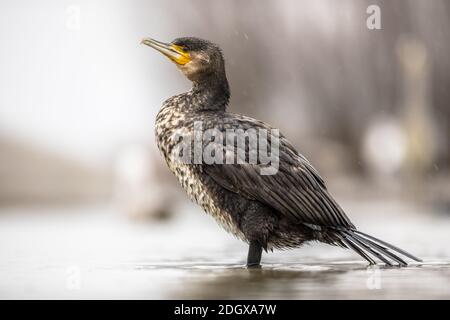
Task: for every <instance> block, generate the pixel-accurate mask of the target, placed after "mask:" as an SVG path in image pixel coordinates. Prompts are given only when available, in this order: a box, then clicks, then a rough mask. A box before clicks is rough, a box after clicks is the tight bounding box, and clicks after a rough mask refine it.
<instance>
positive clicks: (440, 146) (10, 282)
mask: <svg viewBox="0 0 450 320" xmlns="http://www.w3.org/2000/svg"><path fill="white" fill-rule="evenodd" d="M370 5H377V6H378V7H379V8H380V10H381V11H380V14H381V15H380V18H381V29H379V30H377V29H375V30H371V29H369V28H368V27H367V23H366V22H367V19H368V18H369V17H370V16H371V14H370V13H367V8H368V7H369V6H370ZM449 17H450V3H449V2H448V1H445V0H433V1H420V0H398V1H387V0H386V1H379V0H378V1H377V0H371V1H365V0H364V1H360V0H344V1H332V0H314V1H313V0H304V1H297V0H281V1H268V0H267V1H256V0H251V1H245V2H244V1H237V0H236V1H234V0H233V1H219V0H213V1H201V0H185V1H183V2H181V3H180V2H179V1H162V0H157V1H144V0H140V1H138V0H131V1H124V0H111V1H98V0H95V1H92V0H91V1H87V0H86V1H76V0H73V1H60V0H59V1H56V0H43V1H39V2H36V1H31V0H19V1H14V2H6V1H2V2H0V43H1V50H0V230H1V231H0V261H2V262H0V264H1V265H0V269H2V270H3V271H4V272H3V273H2V275H1V276H0V297H1V298H8V297H19V298H22V297H38V298H42V297H105V296H106V297H109V295H108V294H107V292H109V293H110V294H111V292H116V291H114V290H112V285H111V281H110V278H109V277H108V276H106V275H105V274H104V272H105V270H110V271H111V270H115V271H114V272H117V273H118V274H116V273H115V274H114V276H113V278H114V279H120V280H117V281H119V282H120V283H122V282H124V283H126V284H128V286H127V285H125V288H127V289H128V291H127V290H125V293H122V295H120V294H119V293H118V292H116V293H117V296H116V295H114V294H112V296H114V297H119V298H120V297H128V296H131V297H142V298H146V297H151V298H154V297H156V298H161V297H169V298H172V297H191V296H195V297H202V295H197V296H196V295H195V294H196V292H197V291H199V292H203V291H204V290H205V287H204V285H205V284H204V283H203V282H202V285H203V287H202V286H201V285H199V284H198V282H199V281H194V283H191V285H192V286H193V288H191V289H189V290H188V291H187V293H186V292H184V293H183V294H180V292H179V290H178V289H177V290H175V291H174V292H173V291H170V290H167V283H168V282H169V283H170V282H171V281H174V280H173V279H174V277H175V278H177V277H178V278H177V279H180V278H181V279H187V278H189V277H192V276H193V275H192V274H191V273H189V272H190V271H189V272H187V271H186V269H188V270H191V269H192V268H194V266H195V267H198V266H199V265H200V266H203V267H205V268H206V269H207V271H205V272H206V273H202V272H201V273H200V274H198V273H196V274H195V276H196V277H200V278H202V277H203V276H206V275H210V273H208V272H210V271H211V268H210V267H211V266H210V265H208V264H207V263H209V262H211V261H213V262H214V263H216V262H218V265H213V267H214V268H212V269H215V268H220V267H219V266H227V265H229V264H230V263H233V262H236V263H237V262H242V263H243V261H244V258H245V254H246V252H245V250H246V249H245V245H244V244H241V243H239V242H237V241H236V240H234V239H233V238H232V237H231V236H229V235H227V234H225V233H224V232H223V231H221V230H219V228H218V227H217V226H216V225H215V223H214V222H213V221H212V220H211V219H210V218H209V217H207V216H205V215H204V214H202V212H201V209H200V208H197V207H196V206H194V205H192V204H190V203H189V202H188V200H187V197H186V196H185V195H184V193H183V191H182V190H181V188H180V187H178V185H177V183H176V180H175V178H174V177H172V176H171V174H170V173H169V172H168V170H167V169H166V168H165V164H164V163H163V160H162V158H161V157H160V155H159V152H158V151H157V149H156V146H155V142H154V132H153V130H154V121H155V116H156V114H157V112H158V110H159V107H160V106H161V104H162V102H163V101H164V100H165V99H166V98H168V97H170V96H172V95H175V94H177V93H180V92H183V91H187V90H189V88H190V83H189V82H188V80H187V79H185V78H184V77H183V76H182V75H181V73H179V72H178V71H177V69H176V68H175V67H174V66H173V65H172V64H171V63H170V62H169V61H168V60H167V59H165V58H164V57H162V56H161V55H159V54H157V53H156V52H154V51H152V50H151V49H149V48H147V47H144V46H141V45H139V43H140V40H141V39H142V38H143V37H153V38H155V39H158V40H162V41H165V42H169V41H171V40H172V39H174V38H176V37H180V36H197V37H201V38H206V39H209V40H211V41H213V42H216V43H218V44H219V45H220V46H221V48H222V49H223V52H224V55H225V59H226V68H227V76H228V80H229V82H230V85H231V93H232V98H231V102H230V106H229V110H231V111H233V112H238V113H243V114H246V115H249V116H252V117H256V118H259V119H261V120H264V121H266V122H269V123H271V124H272V125H273V126H274V127H277V128H280V130H281V131H282V132H283V133H284V134H285V135H286V136H287V137H289V139H290V140H291V142H292V143H293V144H294V145H295V146H296V147H297V148H298V150H300V151H301V152H302V153H303V154H304V155H305V156H306V157H307V158H308V159H309V160H310V161H311V162H312V163H313V165H314V166H315V167H316V168H317V169H318V170H319V172H321V174H322V176H323V177H324V178H325V180H326V181H327V182H328V186H329V189H330V190H331V192H332V193H333V194H334V195H335V196H336V198H337V199H338V201H339V202H340V203H342V205H343V207H344V209H346V211H347V212H348V215H349V216H350V217H352V219H353V220H355V222H356V224H357V225H358V226H361V228H362V227H365V230H366V231H371V232H372V233H374V235H378V236H380V237H381V236H384V237H385V238H386V240H389V241H392V242H395V241H397V242H396V244H398V245H402V246H403V247H405V248H406V249H409V251H414V250H415V251H414V253H416V254H417V255H421V256H422V257H425V258H426V257H429V260H430V261H435V263H437V264H439V265H440V266H441V269H442V268H443V269H445V270H447V269H446V267H443V266H442V265H441V263H442V264H443V265H445V266H446V264H445V263H446V262H445V261H447V260H448V257H450V252H449V249H447V248H446V247H445V245H444V244H445V243H446V242H447V243H448V241H449V240H450V236H449V233H448V230H449V229H448V227H450V222H449V219H450V170H449V169H450V143H449V138H450V107H449V104H450V90H449V88H450V58H449V57H450V55H449V49H450V41H449V39H450V19H449ZM205 239H207V240H208V241H205ZM206 242H207V243H206ZM183 246H184V247H183ZM175 248H176V249H175ZM305 252H306V253H302V252H301V250H296V251H295V253H282V254H279V255H278V256H277V254H275V255H269V256H268V261H269V262H270V261H272V262H274V263H275V262H280V261H285V262H286V263H293V262H302V261H310V262H311V263H312V262H314V261H320V262H321V263H323V264H324V265H325V264H327V263H332V262H335V261H347V260H352V259H353V260H357V259H358V257H356V256H354V255H352V253H350V252H347V251H343V250H341V249H336V248H331V249H329V248H321V247H320V246H319V248H318V249H314V248H313V247H311V248H309V247H308V248H307V249H305ZM336 252H337V253H336ZM269 257H272V258H269ZM270 259H272V260H270ZM208 261H209V262H208ZM436 261H437V262H436ZM219 262H220V263H219ZM444 262H445V263H444ZM161 263H162V265H161ZM172 263H173V264H174V265H182V266H185V267H186V264H187V266H188V267H186V268H181V269H182V270H184V271H180V270H179V269H177V268H175V267H174V265H173V264H172ZM205 263H206V264H207V265H206V266H205V265H204V264H205ZM211 263H212V262H211ZM25 265H26V266H27V268H28V269H21V268H23V267H24V266H25ZM71 265H74V266H75V269H70V268H69V269H67V268H68V267H70V266H71ZM168 265H169V266H170V267H169V269H167V268H166V267H167V266H168ZM99 266H102V267H99ZM117 266H121V267H120V268H122V267H123V268H124V269H120V268H119V269H117ZM77 268H78V269H77ZM155 268H156V269H157V270H159V271H158V272H156V273H144V274H141V273H137V274H136V273H135V271H136V270H142V269H143V270H146V271H150V270H153V271H154V269H155ZM299 268H300V269H301V267H299ZM194 269H195V268H194ZM441 269H440V270H441ZM17 270H22V271H20V272H18V271H17ZM39 270H40V271H39ZM67 270H69V271H67ZM70 270H78V271H79V273H81V274H84V276H83V277H84V278H86V277H87V278H88V279H90V280H89V281H91V282H90V284H91V285H90V286H89V284H85V287H84V288H85V289H84V291H83V290H82V289H80V288H78V289H77V290H75V291H73V290H69V289H70V288H69V289H67V283H66V282H67V279H68V278H67V277H69V278H70V276H71V275H72V274H71V272H70ZM86 270H90V272H91V273H89V272H87V271H86ZM118 270H119V271H118ZM161 270H163V271H161ZM168 270H169V271H168ZM202 270H203V269H202ZM226 270H227V271H226V276H225V280H224V279H222V278H220V281H218V283H219V284H217V283H215V282H213V284H211V283H210V282H208V284H207V285H206V291H207V290H208V288H209V289H211V286H212V288H213V289H211V290H210V291H207V292H209V293H208V294H210V295H213V297H240V296H239V295H240V294H241V295H242V296H243V297H247V298H251V297H255V296H254V295H252V294H253V293H254V292H260V291H258V290H256V291H254V292H253V293H252V292H247V293H248V295H245V293H243V292H246V291H242V290H238V289H236V288H234V287H230V283H231V284H233V283H234V282H233V281H231V280H230V279H238V282H236V283H241V282H242V276H243V275H242V274H241V273H242V272H244V271H242V270H241V269H238V270H239V271H238V274H235V273H233V272H231V273H230V271H229V270H228V268H226ZM232 270H234V269H232ZM314 270H315V269H314ZM327 270H328V269H327ZM358 270H359V269H358ZM364 270H365V269H364ZM433 270H434V269H433ZM66 271H67V272H69V274H67V272H66ZM84 271H86V272H87V275H86V272H84ZM153 271H152V272H153ZM285 271H286V270H284V271H283V272H285ZM297 271H298V270H297ZM319 271H320V270H319ZM319 271H318V272H319ZM340 271H341V270H339V272H338V274H339V275H340V274H341V272H340ZM441 271H442V270H441ZM441 271H437V272H436V273H432V275H430V276H427V277H426V281H424V283H423V285H425V286H426V285H430V286H431V284H433V286H436V285H437V284H440V285H441V286H443V284H442V279H444V278H440V277H441V276H442V273H441ZM92 272H93V273H92ZM122 272H123V274H122ZM159 272H161V273H159ZM172 272H173V273H174V274H172ZM178 272H181V273H178ZM186 272H187V273H186ZM274 272H275V271H274V270H272V271H271V272H270V273H269V274H268V275H267V274H260V275H259V276H258V277H260V278H257V283H259V282H261V283H263V284H264V286H266V287H267V286H268V284H272V283H273V285H274V286H275V283H277V279H278V278H279V277H281V279H282V280H286V281H287V282H292V281H293V280H292V278H291V276H288V277H285V274H284V273H281V274H277V273H276V272H275V273H274ZM303 272H304V270H303V269H301V270H300V271H299V274H301V275H303V274H304V273H303ZM306 272H312V271H311V270H310V269H308V270H307V271H306ZM413 272H416V271H413ZM445 272H447V271H445ZM75 273H76V272H75ZM89 274H90V275H91V277H89ZM161 274H165V275H166V277H165V278H164V277H163V278H161ZM362 274H363V275H362V277H363V278H364V277H366V275H365V271H364V272H362ZM13 275H15V276H13ZM289 275H290V273H289ZM221 276H222V277H224V276H223V274H221ZM246 276H248V275H246ZM102 277H105V278H104V280H102V281H103V282H102V281H100V280H99V279H102ZM124 277H125V278H124ZM128 277H130V278H128ZM141 277H144V278H145V279H151V281H150V280H149V281H150V282H151V283H152V284H151V285H150V286H149V287H146V285H145V282H144V284H143V282H142V281H140V280H141V279H142V278H141ZM215 277H218V276H217V275H215ZM293 277H294V278H293V279H294V280H298V281H300V283H301V281H302V280H301V279H303V278H301V279H300V278H296V276H293ZM318 277H319V278H320V279H322V280H323V279H328V278H327V277H328V276H326V277H325V278H323V277H322V276H321V273H320V272H319V275H318ZM330 277H331V278H333V276H330ZM95 279H97V280H95ZM125 279H128V280H127V281H125ZM156 279H159V282H158V281H157V280H156ZM161 279H162V280H161ZM214 279H216V278H214ZM333 279H334V282H333V284H334V285H335V286H336V287H335V288H336V290H337V291H336V294H335V295H333V294H331V297H335V296H340V297H347V296H342V292H341V291H340V289H339V288H342V281H344V282H345V281H347V280H345V279H348V278H342V279H341V278H339V279H336V278H333ZM390 279H391V281H393V282H391V284H392V288H394V289H395V290H397V291H395V290H394V291H392V290H391V291H389V292H384V295H383V294H381V295H380V296H379V297H403V296H402V295H401V294H402V292H404V291H402V290H401V288H405V287H407V288H410V287H408V285H409V283H408V284H407V285H405V286H402V284H399V283H397V282H395V281H396V280H395V279H396V276H392V277H391V278H390ZM430 279H435V281H434V282H433V281H432V282H430ZM446 279H448V278H446ZM96 281H97V282H96ZM117 281H116V282H117ZM121 281H122V282H121ZM183 281H184V280H183ZM201 281H203V280H201ZM364 281H365V280H364ZM364 281H363V282H361V283H363V287H364V286H365V285H364ZM43 283H47V284H48V283H51V284H52V285H50V286H46V287H45V286H43V285H42V284H43ZM62 283H65V284H64V285H62V287H61V286H60V285H61V284H62ZM113 283H114V282H113ZM155 283H159V286H158V285H156V284H155ZM321 283H322V284H324V283H323V282H321ZM426 283H428V284H426ZM445 283H446V282H445ZM116 284H117V283H116ZM132 284H133V285H132ZM223 284H225V285H226V287H223V286H222V287H220V286H219V285H223ZM325 284H326V286H327V287H328V289H329V288H330V283H329V282H326V281H325ZM446 284H448V283H446ZM197 285H198V286H200V288H201V289H198V287H197ZM216 285H217V287H216ZM44 287H45V288H44ZM169 287H170V286H169ZM269 287H270V286H269ZM300 287H301V288H305V286H299V287H295V286H294V287H293V288H291V291H289V292H290V295H287V296H284V295H282V294H281V295H279V292H278V293H273V294H274V295H275V296H277V294H278V296H279V297H291V298H299V297H305V296H306V297H322V296H323V294H325V292H324V291H321V287H320V285H317V286H316V285H312V287H306V288H309V289H310V291H304V289H299V288H300ZM356 287H357V286H356ZM438 287H439V285H438ZM105 288H108V289H105ZM114 288H116V287H114ZM136 288H140V289H141V290H137V289H136ZM150 288H152V289H150ZM221 288H222V289H221ZM346 288H347V287H346ZM349 288H353V289H355V286H354V285H351V284H350V285H349ZM364 288H365V287H364ZM399 288H400V289H399ZM427 288H428V287H427ZM439 288H440V289H439V290H438V291H437V292H438V293H436V292H432V294H435V295H434V296H436V294H437V295H438V296H439V295H444V296H448V294H450V293H449V292H448V291H447V290H448V289H445V288H444V287H439ZM347 289H348V288H347ZM347 289H346V290H347ZM302 290H303V291H302ZM311 290H312V291H311ZM361 290H363V289H361ZM74 292H75V293H74ZM268 292H269V293H268V295H267V296H262V297H265V298H271V297H275V296H272V295H271V291H270V290H269V291H268ZM311 292H315V294H316V295H314V294H312V295H311ZM327 292H328V293H329V292H330V291H327ZM349 292H353V293H352V294H356V293H358V291H357V290H356V289H355V290H353V291H352V290H350V291H346V293H347V294H349ZM362 292H364V293H367V294H369V293H368V292H369V291H367V290H366V289H364V290H363V291H362ZM423 292H428V291H426V290H424V291H423ZM388 293H390V294H391V295H389V294H388ZM214 294H216V296H214ZM352 294H349V297H350V296H352ZM358 294H359V296H360V297H361V292H359V293H358ZM377 294H378V293H377ZM363 296H364V295H363ZM256 297H258V296H256ZM376 297H378V296H376Z"/></svg>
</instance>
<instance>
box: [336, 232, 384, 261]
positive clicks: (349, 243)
mask: <svg viewBox="0 0 450 320" xmlns="http://www.w3.org/2000/svg"><path fill="white" fill-rule="evenodd" d="M340 235H341V236H342V237H341V240H342V242H344V243H345V244H346V246H347V247H348V248H349V249H353V251H355V252H356V253H357V254H359V255H360V256H361V257H363V258H364V259H365V260H367V261H368V262H369V263H370V264H376V262H375V260H373V259H372V258H371V257H370V256H369V255H368V254H367V253H365V252H364V250H363V249H361V248H360V247H358V246H357V245H356V244H355V243H354V242H353V241H352V240H351V238H349V237H347V236H346V235H345V234H340Z"/></svg>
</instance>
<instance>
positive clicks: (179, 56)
mask: <svg viewBox="0 0 450 320" xmlns="http://www.w3.org/2000/svg"><path fill="white" fill-rule="evenodd" d="M141 43H143V44H145V45H147V46H149V47H152V48H153V49H155V50H158V51H159V52H161V53H162V54H163V55H165V56H166V57H168V58H169V59H170V60H172V61H173V62H175V63H177V64H181V65H184V64H186V63H188V62H189V61H191V57H190V55H189V52H186V51H184V50H183V48H181V47H180V46H177V45H175V44H169V43H164V42H160V41H157V40H154V39H151V38H145V39H142V41H141Z"/></svg>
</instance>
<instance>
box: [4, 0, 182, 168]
mask: <svg viewBox="0 0 450 320" xmlns="http://www.w3.org/2000/svg"><path fill="white" fill-rule="evenodd" d="M73 5H74V6H77V5H78V6H79V8H80V12H81V15H80V29H79V30H71V29H70V28H67V27H66V24H67V23H68V19H70V17H69V16H70V14H71V9H68V8H70V7H71V6H73ZM158 5H159V6H161V5H163V4H162V2H159V3H158ZM138 9H139V7H138V6H134V5H132V3H131V2H129V1H71V2H68V1H56V0H55V1H32V0H27V1H1V3H0V43H1V50H0V70H1V72H0V90H1V93H0V134H1V135H2V136H14V137H15V138H19V139H20V140H24V141H27V142H29V143H32V144H35V145H38V146H39V147H44V148H46V149H50V150H54V151H56V152H59V153H63V154H66V155H69V156H70V157H75V158H76V159H78V160H83V161H86V162H92V163H97V162H100V163H102V162H103V161H105V160H107V159H108V158H109V157H110V155H111V153H112V152H114V150H115V149H116V148H117V147H120V145H122V144H126V143H129V142H133V141H143V140H144V141H150V140H152V139H153V122H154V117H155V113H156V112H157V109H158V108H159V106H160V104H161V102H162V100H161V98H162V97H164V98H166V97H168V96H170V95H172V94H174V93H176V92H180V91H182V90H185V89H186V88H188V85H189V84H188V82H186V83H183V81H182V80H183V79H181V76H180V75H178V74H177V73H176V71H174V70H172V71H173V72H172V73H170V72H167V71H168V70H169V67H171V68H173V66H171V65H170V63H167V64H164V63H162V61H163V58H162V57H158V56H157V55H156V53H154V52H151V50H150V49H149V48H147V47H144V46H142V45H140V44H139V42H140V40H141V38H142V37H145V36H150V35H154V36H158V35H159V36H162V37H163V36H169V34H168V31H169V30H170V23H169V20H168V19H167V17H165V16H164V13H165V12H167V10H159V11H158V14H153V13H152V12H149V11H148V12H143V11H139V10H138ZM69 25H70V24H69ZM164 62H165V61H164ZM155 74H157V77H156V76H155ZM177 76H179V78H180V79H179V81H173V80H174V79H175V80H176V78H177ZM156 78H158V80H159V81H154V80H155V79H156ZM169 81H170V82H174V83H173V84H171V85H167V83H165V82H169ZM169 90H170V91H169Z"/></svg>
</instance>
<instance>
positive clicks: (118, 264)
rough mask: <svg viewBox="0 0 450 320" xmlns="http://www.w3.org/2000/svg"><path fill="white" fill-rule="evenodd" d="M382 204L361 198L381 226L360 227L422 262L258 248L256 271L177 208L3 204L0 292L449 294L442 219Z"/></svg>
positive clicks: (91, 295)
mask: <svg viewBox="0 0 450 320" xmlns="http://www.w3.org/2000/svg"><path fill="white" fill-rule="evenodd" d="M383 207H384V210H379V208H377V205H376V204H374V203H372V204H370V208H372V209H373V210H376V212H386V214H388V215H389V217H390V224H389V226H384V225H383V217H382V216H381V215H378V216H376V217H374V219H373V220H369V219H368V218H367V217H368V216H369V215H371V213H370V214H369V213H368V214H367V215H366V216H365V218H364V221H365V222H366V225H365V226H361V227H362V229H364V230H367V231H368V232H372V233H374V234H376V235H378V236H380V237H383V238H385V239H389V240H390V241H392V242H394V243H396V244H398V245H399V246H402V247H405V248H408V249H409V250H411V251H412V252H414V253H416V254H417V255H419V256H420V257H422V258H423V259H424V261H425V263H424V264H423V265H411V266H409V267H407V268H395V267H394V268H383V267H380V268H378V267H376V268H367V265H366V264H365V263H364V262H362V261H360V260H359V257H358V256H356V255H355V254H354V253H352V252H351V251H349V250H343V249H340V248H334V247H330V246H319V245H313V246H305V247H304V248H302V249H299V250H292V251H285V252H276V253H273V254H268V255H265V256H264V257H263V268H262V269H252V270H249V269H246V268H245V267H244V262H245V254H246V252H245V250H246V245H245V244H243V243H241V242H239V241H237V240H234V239H233V238H232V237H231V236H229V235H227V234H226V233H224V232H223V231H221V230H219V229H218V228H217V226H216V225H215V223H214V221H212V219H209V218H208V217H206V216H204V215H201V214H199V213H198V212H197V211H195V212H189V209H186V208H185V211H184V212H185V213H186V215H185V216H184V218H182V219H176V220H174V221H171V222H167V223H165V224H159V225H155V224H143V223H139V224H130V223H129V221H128V220H127V219H125V218H124V217H123V216H120V215H114V214H113V212H111V210H110V209H108V208H105V207H88V208H78V209H70V210H69V209H66V210H63V209H61V208H55V209H48V208H45V209H44V208H43V209H34V210H31V209H29V208H28V209H23V210H11V211H9V210H3V211H2V212H0V256H1V257H2V259H1V260H0V298H3V299H4V298H19V299H24V298H39V299H47V298H59V299H66V298H68V299H78V298H85V299H98V298H104V299H130V298H131V299H219V298H223V299H231V298H234V299H245V298H246V299H250V298H254V299H349V298H356V299H366V298H374V299H390V298H397V299H405V298H425V299H427V298H450V289H449V288H450V259H449V258H448V257H450V252H449V249H448V248H447V247H446V244H447V243H448V237H449V236H448V229H449V227H450V221H449V220H448V219H443V218H442V217H437V216H432V215H430V216H428V217H427V218H421V219H419V218H417V219H414V220H408V219H403V218H404V216H402V215H401V214H399V212H400V211H399V210H398V207H396V209H395V213H393V212H390V211H389V209H388V207H387V206H386V204H383ZM354 209H355V208H354ZM360 209H361V208H360ZM354 211H355V212H358V211H360V210H354ZM408 212H409V214H414V213H413V212H410V210H409V209H408ZM374 216H375V215H374ZM396 216H397V218H396ZM356 220H358V219H356ZM437 220H439V223H437ZM194 231H195V232H194ZM374 231H376V232H374ZM400 231H403V232H401V233H400ZM430 257H432V258H430Z"/></svg>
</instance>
